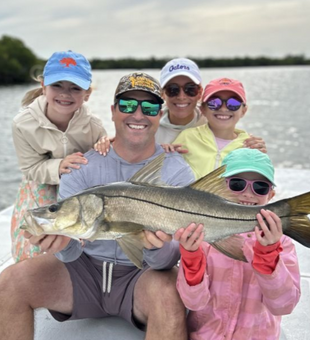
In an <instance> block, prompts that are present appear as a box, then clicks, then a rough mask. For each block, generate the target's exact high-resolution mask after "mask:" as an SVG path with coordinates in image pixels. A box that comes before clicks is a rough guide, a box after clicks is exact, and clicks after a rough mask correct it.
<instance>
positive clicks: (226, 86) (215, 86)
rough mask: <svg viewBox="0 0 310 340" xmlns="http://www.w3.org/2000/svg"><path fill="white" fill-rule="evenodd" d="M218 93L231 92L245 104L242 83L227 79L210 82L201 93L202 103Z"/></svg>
mask: <svg viewBox="0 0 310 340" xmlns="http://www.w3.org/2000/svg"><path fill="white" fill-rule="evenodd" d="M220 91H232V92H234V93H236V94H237V95H238V96H239V97H240V98H241V99H242V100H243V102H244V103H246V96H245V91H244V88H243V85H242V83H241V82H240V81H238V80H235V79H229V78H218V79H214V80H211V81H210V83H209V84H207V85H206V87H205V89H204V91H203V95H202V101H203V102H206V101H207V100H208V99H209V98H210V97H211V96H212V95H214V94H215V93H217V92H220Z"/></svg>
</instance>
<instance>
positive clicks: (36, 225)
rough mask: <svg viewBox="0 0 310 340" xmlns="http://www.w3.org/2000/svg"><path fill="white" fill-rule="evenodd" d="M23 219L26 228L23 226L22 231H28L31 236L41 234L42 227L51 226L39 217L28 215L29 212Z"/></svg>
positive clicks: (42, 231) (47, 221) (49, 222)
mask: <svg viewBox="0 0 310 340" xmlns="http://www.w3.org/2000/svg"><path fill="white" fill-rule="evenodd" d="M24 219H25V221H26V223H27V226H25V227H24V229H26V230H28V231H29V232H30V233H32V234H33V233H34V234H36V235H40V234H43V233H44V230H45V229H44V227H47V226H48V227H51V226H52V223H51V221H49V220H46V219H44V218H40V217H34V216H33V215H32V214H31V213H29V211H27V212H26V213H25V215H24Z"/></svg>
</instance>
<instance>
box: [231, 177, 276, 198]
mask: <svg viewBox="0 0 310 340" xmlns="http://www.w3.org/2000/svg"><path fill="white" fill-rule="evenodd" d="M226 183H227V184H228V188H229V189H230V190H231V191H234V192H240V193H241V192H244V191H245V190H246V188H247V187H248V186H249V185H251V189H252V191H253V192H254V193H255V194H256V195H258V196H265V195H267V194H268V193H269V191H270V190H271V188H272V184H271V183H269V182H266V181H261V180H254V181H250V180H248V179H244V178H238V177H230V178H226Z"/></svg>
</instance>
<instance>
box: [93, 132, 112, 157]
mask: <svg viewBox="0 0 310 340" xmlns="http://www.w3.org/2000/svg"><path fill="white" fill-rule="evenodd" d="M114 139H115V137H110V138H109V137H107V136H103V137H101V138H100V139H99V140H98V142H97V143H96V144H95V145H94V149H95V150H96V151H97V152H99V153H100V155H103V156H106V155H107V153H108V152H109V151H110V147H111V143H112V142H114Z"/></svg>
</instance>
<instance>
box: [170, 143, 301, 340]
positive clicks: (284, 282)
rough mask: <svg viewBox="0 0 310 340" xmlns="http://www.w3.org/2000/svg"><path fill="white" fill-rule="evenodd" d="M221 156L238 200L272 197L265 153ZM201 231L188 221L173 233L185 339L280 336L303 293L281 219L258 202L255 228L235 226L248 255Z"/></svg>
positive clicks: (270, 338) (245, 339)
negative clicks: (218, 244) (226, 250)
mask: <svg viewBox="0 0 310 340" xmlns="http://www.w3.org/2000/svg"><path fill="white" fill-rule="evenodd" d="M223 164H224V165H226V170H225V172H224V174H223V177H225V178H226V185H227V186H228V188H229V189H230V191H232V192H233V193H234V194H235V195H236V198H237V201H238V202H239V204H243V205H265V204H267V203H268V201H269V200H270V199H272V198H273V197H274V194H275V191H274V189H273V187H274V168H273V166H272V164H271V161H270V159H269V157H268V156H267V155H266V154H264V153H262V152H260V151H258V150H255V149H245V148H241V149H236V150H234V151H232V152H230V153H229V154H228V155H227V156H226V157H225V158H224V160H223ZM258 226H259V227H260V228H258ZM201 231H202V225H201V224H200V225H196V224H194V223H193V224H191V225H189V226H188V227H187V228H182V229H179V230H178V231H177V232H176V234H175V239H176V240H178V241H179V242H180V251H181V265H180V269H179V273H178V280H177V289H178V291H179V293H180V296H181V298H182V300H183V302H184V304H185V306H186V307H187V308H188V309H189V310H190V312H189V316H188V330H189V334H190V339H191V340H194V339H210V340H211V339H212V340H219V339H224V338H225V339H238V340H248V339H256V340H266V339H268V340H276V339H279V336H280V323H281V316H282V315H285V314H290V313H291V312H292V311H293V309H294V308H295V306H296V305H297V303H298V301H299V298H300V293H301V292H300V274H299V267H298V260H297V254H296V251H295V247H294V244H293V242H292V241H291V239H290V238H289V237H287V236H285V235H283V231H282V223H281V219H280V218H279V217H278V216H277V215H276V214H275V213H273V212H271V211H269V210H266V209H262V210H261V213H260V214H258V215H257V226H256V227H255V230H254V232H250V233H246V234H240V236H241V237H242V238H243V247H242V251H243V254H244V256H245V258H246V259H247V262H242V261H238V260H234V259H232V258H230V257H228V256H226V255H223V254H222V253H221V252H219V251H218V250H217V249H215V248H213V247H212V246H211V245H210V244H209V243H207V242H203V241H202V240H203V233H202V232H201ZM227 241H228V239H227Z"/></svg>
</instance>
